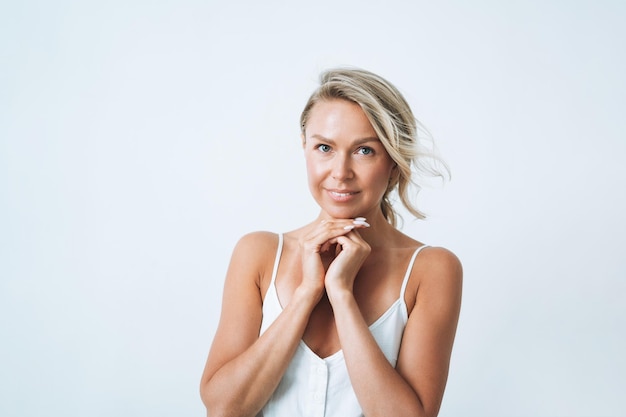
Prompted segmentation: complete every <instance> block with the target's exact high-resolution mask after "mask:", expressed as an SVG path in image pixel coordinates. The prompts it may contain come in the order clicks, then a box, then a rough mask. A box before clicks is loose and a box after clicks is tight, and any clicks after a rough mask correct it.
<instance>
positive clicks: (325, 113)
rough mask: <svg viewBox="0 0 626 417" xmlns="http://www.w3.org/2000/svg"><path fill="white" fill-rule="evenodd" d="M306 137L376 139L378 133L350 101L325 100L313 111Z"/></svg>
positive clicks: (356, 105)
mask: <svg viewBox="0 0 626 417" xmlns="http://www.w3.org/2000/svg"><path fill="white" fill-rule="evenodd" d="M305 134H306V136H307V137H308V136H313V135H319V136H323V137H325V138H329V139H342V138H343V139H360V138H365V137H376V136H377V135H376V131H375V130H374V128H373V127H372V124H371V123H370V121H369V119H368V118H367V116H366V115H365V112H364V111H363V110H362V109H361V107H360V106H359V105H358V104H356V103H353V102H351V101H348V100H341V99H334V100H323V101H320V102H318V103H316V104H315V105H314V106H313V108H312V109H311V112H310V115H309V118H308V121H307V124H306V131H305Z"/></svg>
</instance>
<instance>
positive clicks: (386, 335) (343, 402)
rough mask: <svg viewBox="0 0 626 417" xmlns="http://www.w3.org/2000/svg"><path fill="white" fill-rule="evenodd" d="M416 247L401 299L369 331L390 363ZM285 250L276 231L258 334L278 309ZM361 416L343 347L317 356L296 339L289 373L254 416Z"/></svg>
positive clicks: (404, 313) (401, 330) (404, 317)
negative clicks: (279, 275)
mask: <svg viewBox="0 0 626 417" xmlns="http://www.w3.org/2000/svg"><path fill="white" fill-rule="evenodd" d="M424 247H425V246H421V247H419V248H417V249H416V250H415V252H414V253H413V256H412V257H411V261H410V262H409V265H408V267H407V270H406V273H405V275H404V279H403V281H402V287H401V290H400V297H399V298H398V299H397V300H396V301H395V302H394V303H393V304H392V305H391V306H390V307H389V308H388V309H387V311H385V313H383V315H382V316H380V317H379V318H378V320H376V321H375V322H374V323H373V324H372V325H371V326H369V329H370V332H372V335H373V336H374V339H376V342H377V343H378V346H379V347H380V349H381V350H382V352H383V353H384V354H385V357H386V358H387V360H388V361H389V363H391V365H392V366H394V367H395V366H396V362H397V360H398V352H399V351H400V343H401V341H402V334H403V333H404V327H405V326H406V322H407V320H408V311H407V307H406V303H405V302H404V292H405V290H406V285H407V282H408V281H409V277H410V276H411V269H412V268H413V263H414V262H415V258H416V257H417V254H418V253H419V252H420V251H421V250H422V249H423V248H424ZM282 249H283V235H282V234H279V235H278V249H277V251H276V259H275V261H274V271H273V273H272V280H271V282H270V285H269V288H268V290H267V294H265V300H264V302H263V322H262V324H261V334H262V333H263V332H265V330H266V329H267V328H268V327H269V326H270V325H271V324H272V323H273V322H274V320H276V318H277V317H278V315H279V314H280V313H281V312H282V306H281V305H280V301H279V299H278V294H277V292H276V284H275V283H276V273H277V271H278V264H279V262H280V256H281V254H282ZM299 416H302V417H359V416H363V412H362V410H361V406H360V405H359V402H358V401H357V398H356V395H355V394H354V390H353V389H352V385H351V383H350V377H349V376H348V369H347V367H346V364H345V361H344V358H343V351H341V350H339V351H338V352H336V353H334V354H332V355H331V356H328V357H326V358H320V357H319V356H317V355H316V354H315V353H314V352H313V351H312V350H311V349H310V348H309V347H308V346H307V345H306V344H305V343H304V341H302V340H301V341H300V344H299V345H298V348H297V349H296V353H295V354H294V356H293V358H292V360H291V363H290V364H289V367H288V368H287V371H286V372H285V374H284V375H283V378H282V379H281V381H280V383H279V384H278V387H277V388H276V391H274V393H273V394H272V396H271V397H270V399H269V401H268V402H267V404H266V405H265V407H263V409H262V410H261V412H260V413H259V414H257V417H299Z"/></svg>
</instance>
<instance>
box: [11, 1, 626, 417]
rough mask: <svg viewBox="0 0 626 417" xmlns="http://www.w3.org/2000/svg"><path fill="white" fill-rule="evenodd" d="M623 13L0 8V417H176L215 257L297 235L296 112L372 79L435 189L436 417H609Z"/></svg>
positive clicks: (304, 197) (197, 406)
mask: <svg viewBox="0 0 626 417" xmlns="http://www.w3.org/2000/svg"><path fill="white" fill-rule="evenodd" d="M625 27H626V3H624V2H623V1H621V0H615V1H609V0H599V1H591V0H589V1H587V0H579V1H573V0H572V1H565V0H563V1H538V0H533V1H495V0H476V1H460V0H458V1H436V2H435V1H399V0H387V1H385V2H375V1H356V0H355V1H341V0H336V1H326V0H318V1H308V2H295V1H282V2H281V1H263V2H261V1H258V2H257V1H245V2H237V1H232V2H226V1H220V2H219V3H218V2H215V1H192V0H178V1H136V0H125V1H108V2H103V1H100V2H95V1H92V2H85V1H69V0H59V1H54V2H46V1H33V0H25V1H8V0H5V1H2V3H1V6H0V275H1V281H0V414H1V415H2V416H20V417H28V416H39V415H55V416H56V415H58V416H87V415H89V416H143V415H150V416H201V415H204V408H203V406H202V404H201V401H200V399H199V395H198V382H199V378H200V374H201V372H202V368H203V365H204V361H205V358H206V353H207V351H208V348H209V345H210V342H211V339H212V336H213V332H214V331H215V328H216V325H217V320H218V315H219V308H220V302H221V301H220V298H221V289H222V281H223V278H224V273H225V270H226V267H227V264H228V261H229V257H230V253H231V250H232V248H233V245H234V244H235V242H236V241H237V239H238V238H239V237H240V236H241V235H242V234H244V233H246V232H250V231H253V230H271V231H287V230H290V229H293V228H295V227H298V226H300V225H302V224H304V223H305V222H308V221H310V220H312V219H313V217H314V216H315V215H316V214H317V210H316V206H315V203H314V202H313V200H312V199H311V198H310V196H309V194H308V190H307V185H306V178H305V172H304V164H303V159H302V154H301V150H300V147H299V131H298V116H299V113H300V110H301V108H302V106H303V105H304V102H305V101H306V99H307V97H308V95H309V94H310V92H311V91H312V90H313V89H314V88H315V86H316V83H317V76H318V73H319V72H320V71H321V70H323V69H325V68H327V67H331V66H337V65H352V66H358V67H362V68H366V69H369V70H372V71H374V72H377V73H379V74H380V75H382V76H384V77H386V78H388V79H389V80H391V81H392V82H393V83H395V84H396V85H397V86H398V87H399V88H400V89H401V90H402V91H403V92H404V94H405V95H406V97H407V99H408V100H409V101H410V102H411V104H412V106H413V108H414V111H415V113H416V114H417V116H418V118H419V119H420V120H421V121H422V122H423V123H424V124H425V125H426V126H427V127H428V128H429V129H430V130H431V131H432V133H433V135H434V137H435V140H436V143H437V144H438V147H439V149H440V151H441V153H442V154H443V156H444V158H445V159H446V161H447V162H448V164H449V165H450V166H451V168H452V173H453V178H452V181H451V182H450V183H449V184H447V185H446V186H444V187H443V188H434V189H428V190H426V191H425V192H423V193H422V194H420V198H419V199H418V203H419V205H420V207H422V208H423V209H424V210H426V211H427V212H428V213H429V214H430V217H429V219H428V220H427V221H412V220H410V219H409V218H406V216H405V218H406V220H407V221H406V222H405V227H404V230H405V231H406V232H407V233H409V234H411V235H412V236H414V237H415V238H418V239H420V240H422V241H425V242H428V243H430V244H434V245H443V246H446V247H448V248H450V249H451V250H453V251H454V252H455V253H456V254H457V255H458V256H459V257H460V258H461V260H462V261H463V264H464V268H465V287H464V291H465V293H464V305H463V310H462V316H461V320H460V324H459V331H458V336H457V342H456V345H455V349H454V353H453V359H452V366H451V373H450V378H449V382H448V389H447V392H446V396H445V398H444V404H443V407H442V410H441V416H448V417H449V416H479V417H488V416H494V417H496V416H497V417H508V416H525V417H528V416H624V415H626V406H625V405H624V402H623V401H622V400H621V399H620V397H621V396H622V395H623V390H624V387H626V359H625V355H624V352H626V332H625V329H626V307H625V303H624V302H623V298H624V293H625V292H626V284H625V281H624V278H625V277H626V256H624V253H623V252H624V250H625V249H626V237H625V234H626V221H625V220H624V218H623V216H624V213H626V201H625V192H624V189H625V188H626V184H625V183H626V164H624V161H623V160H624V158H625V157H626V140H625V139H626V138H625V134H624V117H625V114H626V77H625V75H624V74H626V52H625V51H626V29H625Z"/></svg>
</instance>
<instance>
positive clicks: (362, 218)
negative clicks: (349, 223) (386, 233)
mask: <svg viewBox="0 0 626 417" xmlns="http://www.w3.org/2000/svg"><path fill="white" fill-rule="evenodd" d="M365 220H367V219H366V218H365V217H357V218H356V219H354V221H355V222H364V221H365Z"/></svg>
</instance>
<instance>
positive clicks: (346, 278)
mask: <svg viewBox="0 0 626 417" xmlns="http://www.w3.org/2000/svg"><path fill="white" fill-rule="evenodd" d="M367 227H369V224H368V223H367V222H366V220H365V218H363V217H357V218H356V219H328V220H324V221H322V222H320V223H319V224H317V225H316V226H315V227H314V228H313V229H312V230H311V232H310V233H309V234H307V235H306V236H305V237H304V238H303V239H302V240H301V242H300V245H301V250H302V283H301V285H302V286H304V287H305V288H307V289H309V290H311V291H313V292H315V293H316V295H317V296H320V297H321V295H322V293H323V291H324V289H326V293H327V294H328V296H329V298H330V299H332V297H333V295H335V294H339V293H341V292H346V291H347V292H349V293H352V289H353V286H354V280H355V278H356V275H357V273H358V272H359V269H361V266H362V265H363V262H364V261H365V259H366V258H367V256H368V255H369V253H370V251H371V248H370V246H369V245H368V243H367V242H366V241H365V240H364V239H363V238H362V237H361V235H360V233H359V229H364V228H367Z"/></svg>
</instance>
